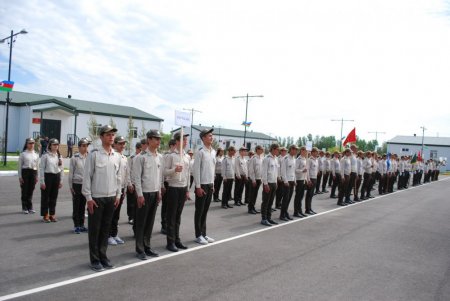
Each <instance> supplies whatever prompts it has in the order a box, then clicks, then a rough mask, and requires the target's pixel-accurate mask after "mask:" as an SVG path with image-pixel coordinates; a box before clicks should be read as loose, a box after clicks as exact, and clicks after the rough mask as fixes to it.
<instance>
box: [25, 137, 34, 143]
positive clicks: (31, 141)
mask: <svg viewBox="0 0 450 301" xmlns="http://www.w3.org/2000/svg"><path fill="white" fill-rule="evenodd" d="M35 142H36V141H34V139H33V138H27V139H26V140H25V143H35Z"/></svg>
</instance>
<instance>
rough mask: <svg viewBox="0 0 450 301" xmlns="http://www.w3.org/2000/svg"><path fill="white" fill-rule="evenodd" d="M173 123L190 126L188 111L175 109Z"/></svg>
mask: <svg viewBox="0 0 450 301" xmlns="http://www.w3.org/2000/svg"><path fill="white" fill-rule="evenodd" d="M175 125H179V126H187V127H190V126H191V114H190V113H189V112H183V111H175Z"/></svg>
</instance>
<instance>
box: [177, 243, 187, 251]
mask: <svg viewBox="0 0 450 301" xmlns="http://www.w3.org/2000/svg"><path fill="white" fill-rule="evenodd" d="M175 246H176V247H177V248H178V249H181V250H186V249H187V248H188V247H187V246H185V245H183V244H182V243H181V242H176V243H175Z"/></svg>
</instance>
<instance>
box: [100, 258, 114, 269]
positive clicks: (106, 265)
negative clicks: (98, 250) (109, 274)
mask: <svg viewBox="0 0 450 301" xmlns="http://www.w3.org/2000/svg"><path fill="white" fill-rule="evenodd" d="M100 263H101V264H102V266H103V267H104V268H105V269H108V270H109V269H114V268H115V266H114V265H113V264H112V263H111V261H109V259H106V260H100Z"/></svg>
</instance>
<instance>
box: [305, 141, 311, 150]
mask: <svg viewBox="0 0 450 301" xmlns="http://www.w3.org/2000/svg"><path fill="white" fill-rule="evenodd" d="M306 150H307V151H309V152H310V151H312V141H306Z"/></svg>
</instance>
